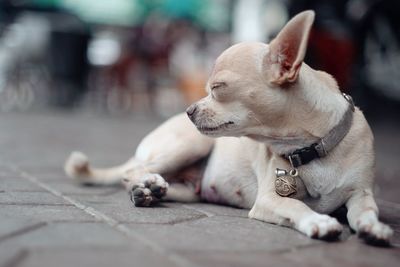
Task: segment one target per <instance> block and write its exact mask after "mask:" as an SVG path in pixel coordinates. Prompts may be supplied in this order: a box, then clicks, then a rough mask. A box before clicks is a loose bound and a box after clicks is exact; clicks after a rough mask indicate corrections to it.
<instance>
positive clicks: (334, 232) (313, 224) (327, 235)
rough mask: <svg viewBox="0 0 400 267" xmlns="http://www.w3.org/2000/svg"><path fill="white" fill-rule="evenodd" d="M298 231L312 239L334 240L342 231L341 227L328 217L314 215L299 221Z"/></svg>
mask: <svg viewBox="0 0 400 267" xmlns="http://www.w3.org/2000/svg"><path fill="white" fill-rule="evenodd" d="M298 229H299V230H300V231H301V232H303V233H305V234H306V235H307V236H309V237H312V238H318V239H324V240H335V239H337V238H338V236H339V235H340V234H341V233H342V231H343V226H342V225H341V224H340V223H339V222H338V221H337V220H336V219H335V218H332V217H330V216H328V215H321V214H314V215H311V216H308V217H306V218H304V219H303V220H301V222H300V223H299V226H298Z"/></svg>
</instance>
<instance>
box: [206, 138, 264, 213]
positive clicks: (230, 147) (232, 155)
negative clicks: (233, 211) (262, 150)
mask: <svg viewBox="0 0 400 267" xmlns="http://www.w3.org/2000/svg"><path fill="white" fill-rule="evenodd" d="M250 151H251V148H249V146H248V144H247V140H245V139H244V138H229V137H224V138H218V141H217V142H216V145H215V147H214V150H213V152H212V154H211V156H210V158H209V161H208V163H207V167H206V170H205V173H204V176H203V180H202V184H201V197H202V199H203V200H206V201H209V202H214V203H220V204H227V205H232V206H236V207H242V208H250V207H251V205H252V204H253V203H254V201H255V198H256V194H257V179H256V176H255V173H254V171H253V168H252V166H251V165H252V161H251V152H250Z"/></svg>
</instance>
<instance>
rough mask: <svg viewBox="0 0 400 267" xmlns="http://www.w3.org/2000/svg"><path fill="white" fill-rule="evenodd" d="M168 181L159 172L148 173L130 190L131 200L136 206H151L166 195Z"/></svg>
mask: <svg viewBox="0 0 400 267" xmlns="http://www.w3.org/2000/svg"><path fill="white" fill-rule="evenodd" d="M167 190H168V183H167V182H166V181H165V180H164V178H162V177H161V175H159V174H146V175H145V176H143V177H141V178H140V179H139V181H138V183H136V184H134V185H133V186H132V189H131V190H130V197H131V201H132V202H133V203H134V204H135V206H136V207H149V206H150V205H151V204H153V203H156V202H158V201H159V200H160V199H161V198H162V197H164V196H165V194H166V193H167Z"/></svg>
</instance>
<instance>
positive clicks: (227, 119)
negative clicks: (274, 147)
mask: <svg viewBox="0 0 400 267" xmlns="http://www.w3.org/2000/svg"><path fill="white" fill-rule="evenodd" d="M313 21H314V12H313V11H305V12H302V13H300V14H298V15H297V16H295V17H294V18H292V19H291V20H290V21H289V22H288V23H287V24H286V26H285V27H284V28H283V29H282V30H281V32H280V33H279V34H278V35H277V37H276V38H275V39H274V40H273V41H272V42H271V43H270V44H269V45H268V44H263V43H240V44H237V45H234V46H232V47H230V48H228V49H227V50H225V51H224V52H223V53H222V54H221V55H220V56H219V57H218V58H217V60H216V62H215V66H214V69H213V71H212V73H211V75H210V78H209V80H208V83H207V86H206V90H207V92H208V96H206V97H205V98H203V99H201V100H199V101H198V102H196V103H194V104H193V105H191V106H190V107H189V108H188V109H187V110H186V112H187V114H188V116H189V118H190V119H191V120H192V122H193V123H194V124H195V125H196V127H197V128H198V129H199V130H200V132H202V133H203V134H206V135H209V136H215V137H216V136H249V137H253V138H256V139H262V137H263V136H270V137H273V136H274V135H276V134H277V133H276V131H277V129H278V130H279V129H281V128H287V127H285V125H287V124H288V116H289V117H290V114H289V113H290V112H288V109H290V108H291V107H293V105H292V103H291V102H293V91H296V90H294V89H296V88H293V87H298V84H299V82H298V80H299V73H300V70H301V69H302V68H303V69H304V68H309V67H308V66H305V64H303V59H304V56H305V52H306V47H307V41H308V36H309V33H310V29H311V26H312V23H313ZM293 112H295V111H293ZM278 135H280V134H278Z"/></svg>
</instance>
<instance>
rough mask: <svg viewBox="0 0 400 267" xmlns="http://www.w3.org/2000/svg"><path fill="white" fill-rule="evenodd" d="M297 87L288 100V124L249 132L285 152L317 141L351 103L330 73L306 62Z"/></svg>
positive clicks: (275, 150)
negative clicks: (274, 131)
mask: <svg viewBox="0 0 400 267" xmlns="http://www.w3.org/2000/svg"><path fill="white" fill-rule="evenodd" d="M295 86H296V88H290V89H289V90H291V93H292V94H293V95H292V97H291V99H293V101H290V102H289V103H287V110H288V112H287V116H286V117H285V121H286V123H285V125H284V127H282V129H278V131H277V134H273V135H270V134H268V133H267V134H264V135H263V134H261V135H259V136H257V137H255V136H250V137H252V138H254V139H256V140H258V141H261V142H263V143H265V144H266V145H268V146H269V147H270V148H271V150H272V151H274V152H275V153H277V154H280V155H283V154H288V153H291V152H292V151H294V150H296V149H299V148H302V147H306V146H310V145H311V144H313V143H316V142H317V141H318V140H320V139H321V138H322V137H324V136H326V135H327V134H328V132H329V131H330V130H331V129H332V128H334V127H335V126H336V125H337V124H338V123H339V122H340V120H341V119H342V118H343V116H344V114H345V112H346V110H347V109H348V106H349V103H348V102H347V101H346V99H344V97H343V96H342V94H341V93H340V90H339V89H338V87H337V84H336V82H335V80H334V79H333V78H331V77H330V76H329V75H328V74H326V73H322V72H318V71H315V70H313V69H311V68H310V67H309V66H307V65H306V64H303V66H302V68H301V70H300V75H299V79H298V81H297V84H296V85H295Z"/></svg>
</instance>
